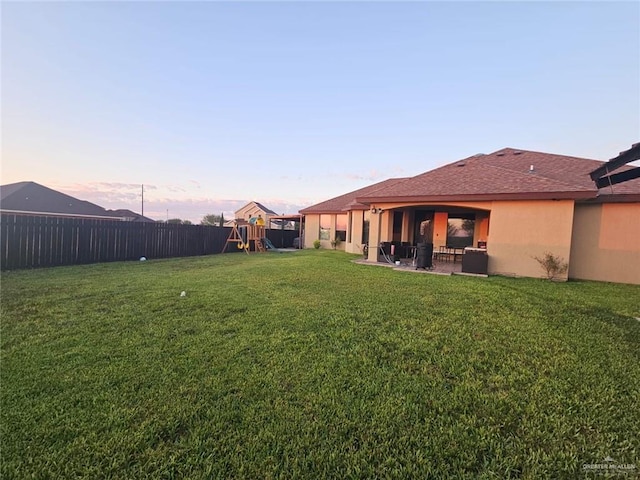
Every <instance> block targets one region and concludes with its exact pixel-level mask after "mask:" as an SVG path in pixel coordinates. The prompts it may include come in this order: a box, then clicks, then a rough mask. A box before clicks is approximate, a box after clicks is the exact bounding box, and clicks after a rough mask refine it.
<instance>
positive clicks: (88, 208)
mask: <svg viewBox="0 0 640 480" xmlns="http://www.w3.org/2000/svg"><path fill="white" fill-rule="evenodd" d="M0 192H1V193H0V208H2V210H11V211H21V212H25V213H45V214H46V213H55V214H67V215H81V216H96V217H108V216H110V215H109V214H108V213H107V211H106V210H105V209H104V208H102V207H100V206H98V205H96V204H94V203H91V202H86V201H84V200H79V199H77V198H74V197H72V196H70V195H66V194H64V193H61V192H58V191H56V190H52V189H51V188H48V187H45V186H44V185H40V184H39V183H36V182H19V183H12V184H9V185H2V186H0ZM112 216H113V215H112Z"/></svg>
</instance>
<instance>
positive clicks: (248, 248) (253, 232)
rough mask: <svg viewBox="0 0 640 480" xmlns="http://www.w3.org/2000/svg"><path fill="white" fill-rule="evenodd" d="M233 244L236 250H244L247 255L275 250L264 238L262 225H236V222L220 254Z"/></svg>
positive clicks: (265, 237)
mask: <svg viewBox="0 0 640 480" xmlns="http://www.w3.org/2000/svg"><path fill="white" fill-rule="evenodd" d="M233 243H235V244H236V247H237V248H238V250H244V251H245V252H246V253H247V254H249V253H250V252H252V251H253V252H261V253H264V252H266V251H267V249H269V250H276V247H274V245H273V243H271V241H270V240H269V239H268V238H267V236H266V233H265V226H264V224H263V225H259V224H257V223H249V224H247V225H238V223H237V222H236V223H234V224H233V228H232V229H231V233H229V237H228V238H227V241H226V243H225V244H224V248H223V249H222V253H224V252H225V251H226V250H227V247H228V246H229V245H230V244H233Z"/></svg>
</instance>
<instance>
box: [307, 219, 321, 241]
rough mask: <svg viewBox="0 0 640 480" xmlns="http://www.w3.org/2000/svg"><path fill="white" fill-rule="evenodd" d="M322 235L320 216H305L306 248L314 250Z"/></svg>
mask: <svg viewBox="0 0 640 480" xmlns="http://www.w3.org/2000/svg"><path fill="white" fill-rule="evenodd" d="M319 233H320V215H305V216H304V248H313V242H314V241H315V240H318V236H319Z"/></svg>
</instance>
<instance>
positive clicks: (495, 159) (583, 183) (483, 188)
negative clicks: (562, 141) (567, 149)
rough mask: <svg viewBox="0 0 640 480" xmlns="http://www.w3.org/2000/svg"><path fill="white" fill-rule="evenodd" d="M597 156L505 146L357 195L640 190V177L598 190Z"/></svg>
mask: <svg viewBox="0 0 640 480" xmlns="http://www.w3.org/2000/svg"><path fill="white" fill-rule="evenodd" d="M602 163H604V162H601V161H597V160H589V159H585V158H578V157H570V156H565V155H556V154H551V153H542V152H532V151H526V150H516V149H513V148H503V149H502V150H498V151H496V152H494V153H491V154H488V155H474V156H472V157H469V158H465V159H463V160H459V161H457V162H453V163H450V164H448V165H445V166H443V167H440V168H436V169H435V170H431V171H429V172H425V173H423V174H420V175H417V176H415V177H412V178H409V179H406V180H404V181H402V182H397V183H395V184H393V185H389V186H386V187H385V188H381V189H377V190H376V191H375V192H372V193H367V194H360V195H358V196H357V198H356V200H357V201H358V202H361V203H364V204H370V203H372V202H425V201H460V200H467V201H471V200H501V199H502V200H507V199H514V200H515V199H567V198H571V199H576V200H579V199H595V198H597V197H602V198H604V197H609V199H611V200H613V199H614V196H616V197H618V196H620V195H629V194H632V195H640V179H636V180H631V181H629V182H626V183H625V184H621V185H616V186H615V187H607V188H602V189H600V190H598V189H596V187H595V186H594V184H593V181H592V180H591V178H590V176H589V173H590V172H591V171H593V170H594V169H596V168H598V167H599V166H600V165H601V164H602Z"/></svg>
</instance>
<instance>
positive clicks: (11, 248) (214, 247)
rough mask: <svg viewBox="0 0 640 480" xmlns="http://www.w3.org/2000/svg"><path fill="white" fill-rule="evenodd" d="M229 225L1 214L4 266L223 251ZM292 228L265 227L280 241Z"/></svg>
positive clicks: (0, 264)
mask: <svg viewBox="0 0 640 480" xmlns="http://www.w3.org/2000/svg"><path fill="white" fill-rule="evenodd" d="M230 231H231V228H230V227H213V226H204V225H177V224H166V223H138V222H122V221H105V220H97V219H86V218H62V217H37V216H29V215H9V214H3V215H1V218H0V249H1V250H2V251H1V255H0V268H1V269H2V270H11V269H20V268H34V267H50V266H56V265H76V264H83V263H98V262H114V261H123V260H138V259H140V257H143V256H144V257H146V258H149V259H152V258H167V257H188V256H194V255H208V254H214V253H220V252H221V251H222V248H223V247H224V244H225V242H226V240H227V237H228V235H229V232H230ZM297 235H298V233H297V232H295V231H291V230H267V237H268V238H269V240H271V242H272V243H273V244H274V245H275V246H276V247H289V246H292V245H293V238H294V237H296V236H297Z"/></svg>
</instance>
